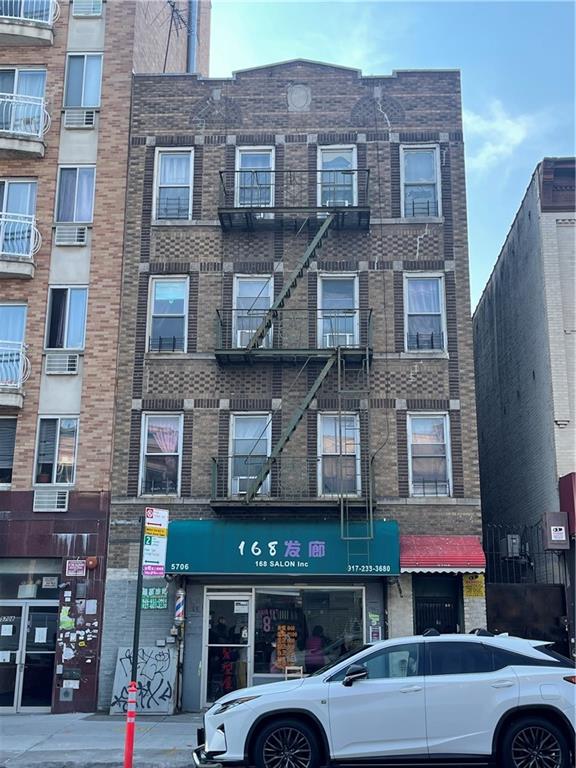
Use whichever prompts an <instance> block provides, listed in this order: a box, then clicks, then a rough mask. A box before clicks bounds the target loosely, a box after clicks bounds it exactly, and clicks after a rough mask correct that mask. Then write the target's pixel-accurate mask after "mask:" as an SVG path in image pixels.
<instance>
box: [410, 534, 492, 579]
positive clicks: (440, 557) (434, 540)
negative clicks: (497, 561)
mask: <svg viewBox="0 0 576 768" xmlns="http://www.w3.org/2000/svg"><path fill="white" fill-rule="evenodd" d="M485 568H486V557H485V556H484V550H483V549H482V542H481V541H480V537H479V536H400V570H401V571H402V572H404V573H417V572H420V573H478V572H481V571H484V569H485Z"/></svg>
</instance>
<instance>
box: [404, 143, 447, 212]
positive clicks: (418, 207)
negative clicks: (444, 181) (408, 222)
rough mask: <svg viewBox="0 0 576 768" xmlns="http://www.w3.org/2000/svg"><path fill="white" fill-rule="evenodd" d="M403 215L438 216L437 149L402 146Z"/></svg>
mask: <svg viewBox="0 0 576 768" xmlns="http://www.w3.org/2000/svg"><path fill="white" fill-rule="evenodd" d="M400 162H401V170H400V176H401V179H402V216H405V217H407V218H408V217H412V216H440V215H441V211H440V198H439V194H438V190H439V187H440V182H439V162H438V147H402V148H401V158H400Z"/></svg>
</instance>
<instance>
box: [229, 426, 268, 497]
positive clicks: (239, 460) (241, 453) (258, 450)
mask: <svg viewBox="0 0 576 768" xmlns="http://www.w3.org/2000/svg"><path fill="white" fill-rule="evenodd" d="M230 420H231V423H230V448H231V451H230V462H229V474H230V495H231V496H239V495H242V494H245V493H246V492H247V491H248V490H249V489H250V487H251V485H252V484H253V482H254V481H255V480H256V478H257V477H258V475H259V473H260V470H261V469H262V467H263V466H264V463H265V462H266V459H267V458H268V456H269V455H270V441H271V436H272V432H271V417H270V414H269V413H262V414H256V413H254V414H252V413H251V414H232V415H231V417H230ZM269 480H270V477H267V478H266V480H265V481H264V483H262V485H261V486H260V489H259V491H258V492H259V493H263V494H266V493H268V490H269Z"/></svg>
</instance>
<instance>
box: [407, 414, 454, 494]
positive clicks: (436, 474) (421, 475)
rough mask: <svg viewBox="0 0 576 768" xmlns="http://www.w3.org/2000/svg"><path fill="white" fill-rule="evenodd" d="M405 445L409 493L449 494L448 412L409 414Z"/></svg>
mask: <svg viewBox="0 0 576 768" xmlns="http://www.w3.org/2000/svg"><path fill="white" fill-rule="evenodd" d="M408 446H409V448H408V460H409V470H410V472H409V474H410V494H411V496H450V493H451V467H450V430H449V422H448V414H446V413H422V414H420V413H419V414H409V415H408Z"/></svg>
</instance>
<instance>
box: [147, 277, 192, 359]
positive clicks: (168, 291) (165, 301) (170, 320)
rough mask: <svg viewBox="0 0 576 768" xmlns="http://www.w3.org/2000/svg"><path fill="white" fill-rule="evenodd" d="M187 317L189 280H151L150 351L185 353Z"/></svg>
mask: <svg viewBox="0 0 576 768" xmlns="http://www.w3.org/2000/svg"><path fill="white" fill-rule="evenodd" d="M187 314H188V278H177V277H174V278H152V280H151V281H150V320H149V334H148V336H149V342H148V349H149V350H150V351H151V352H184V351H185V350H186V336H187V333H186V324H187Z"/></svg>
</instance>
